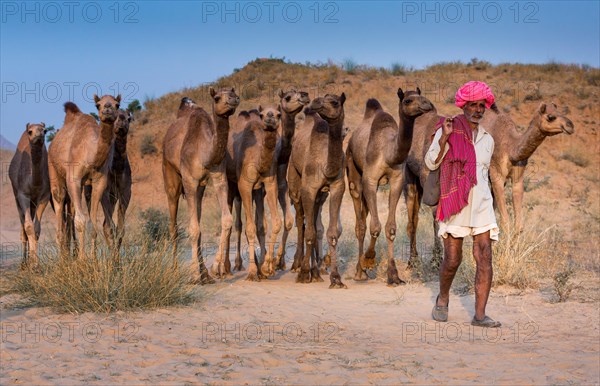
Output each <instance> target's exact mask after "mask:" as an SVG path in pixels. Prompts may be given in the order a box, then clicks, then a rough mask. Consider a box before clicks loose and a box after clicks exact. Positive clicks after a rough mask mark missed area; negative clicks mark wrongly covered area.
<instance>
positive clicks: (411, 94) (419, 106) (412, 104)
mask: <svg viewBox="0 0 600 386" xmlns="http://www.w3.org/2000/svg"><path fill="white" fill-rule="evenodd" d="M398 98H399V99H400V101H399V102H398V109H399V110H400V116H404V117H410V118H416V117H418V116H419V115H422V114H425V113H426V112H428V111H431V110H433V104H432V103H431V101H430V100H429V99H427V98H426V97H424V96H422V95H421V89H420V88H418V87H417V90H416V91H407V92H406V93H405V92H404V91H402V89H401V88H398Z"/></svg>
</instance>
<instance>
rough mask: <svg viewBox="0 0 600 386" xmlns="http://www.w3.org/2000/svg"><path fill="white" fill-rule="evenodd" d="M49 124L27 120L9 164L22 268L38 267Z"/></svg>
mask: <svg viewBox="0 0 600 386" xmlns="http://www.w3.org/2000/svg"><path fill="white" fill-rule="evenodd" d="M45 140H46V125H45V124H44V123H43V122H42V123H40V124H35V123H33V124H31V123H28V124H27V125H25V132H24V133H23V135H21V139H20V140H19V143H18V144H17V150H16V152H15V154H14V156H13V158H12V160H11V161H10V166H9V167H8V177H9V179H10V183H11V185H12V189H13V193H14V195H15V201H16V203H17V211H18V212H19V220H21V244H22V256H23V260H22V262H21V268H36V267H37V266H38V260H39V259H38V254H37V242H38V240H39V237H40V232H41V221H42V215H43V214H44V210H45V209H46V206H47V205H48V203H49V202H50V179H49V177H48V152H47V151H46V144H45Z"/></svg>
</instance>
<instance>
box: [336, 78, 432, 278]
mask: <svg viewBox="0 0 600 386" xmlns="http://www.w3.org/2000/svg"><path fill="white" fill-rule="evenodd" d="M398 98H399V102H398V111H399V123H398V124H397V123H396V121H395V120H394V118H393V117H392V116H391V115H390V114H388V113H386V112H384V111H383V109H382V107H381V105H380V104H379V102H378V101H377V100H375V99H370V100H369V101H367V106H366V108H365V114H364V118H363V122H362V123H361V124H360V126H359V127H358V128H357V129H356V130H355V131H354V133H353V134H352V137H351V138H350V142H349V144H348V148H347V149H346V157H347V171H348V185H349V188H350V195H351V196H352V202H353V204H354V212H355V215H356V237H357V239H358V253H359V259H358V263H357V265H356V274H355V276H354V280H367V279H368V276H367V274H366V272H365V271H366V269H368V268H373V267H374V266H375V242H376V241H377V238H378V237H379V233H380V232H381V223H380V222H379V215H378V212H377V188H378V186H380V185H384V184H387V183H389V185H390V194H389V202H388V208H389V212H388V219H387V222H386V226H385V235H386V238H387V244H388V269H387V284H388V285H389V286H396V285H399V284H402V283H404V282H403V281H402V280H401V279H400V278H399V277H398V269H397V268H396V262H395V260H394V239H395V238H396V207H397V205H398V200H399V199H400V195H401V193H402V169H403V165H402V163H403V162H404V161H405V159H406V157H407V155H408V152H409V150H410V147H411V142H412V140H413V131H414V130H413V129H414V122H415V119H416V118H417V117H418V116H420V115H422V114H424V113H426V112H428V111H430V110H431V109H432V108H433V105H432V104H431V102H430V101H429V99H427V98H425V97H424V96H422V95H421V90H420V89H419V88H418V87H417V90H416V91H407V92H406V93H404V91H402V89H400V88H399V89H398ZM369 213H370V214H371V223H370V231H371V242H370V244H369V248H368V249H367V251H366V252H365V253H364V255H363V247H364V245H363V243H364V237H365V233H366V219H367V215H368V214H369Z"/></svg>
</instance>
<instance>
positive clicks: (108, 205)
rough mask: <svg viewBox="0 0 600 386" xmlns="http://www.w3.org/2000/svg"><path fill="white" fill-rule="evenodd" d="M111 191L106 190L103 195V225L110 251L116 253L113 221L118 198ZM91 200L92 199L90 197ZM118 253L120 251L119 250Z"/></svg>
mask: <svg viewBox="0 0 600 386" xmlns="http://www.w3.org/2000/svg"><path fill="white" fill-rule="evenodd" d="M110 190H111V189H106V190H105V191H104V194H102V200H101V201H100V203H101V204H102V210H103V212H104V222H103V224H102V227H103V231H104V238H105V239H106V242H107V243H108V245H109V247H110V249H111V250H112V251H113V253H115V248H114V241H115V229H114V222H113V221H112V216H113V213H114V212H115V206H116V203H117V197H116V196H115V195H114V194H113V192H111V191H110ZM90 200H91V197H90ZM117 251H118V249H117Z"/></svg>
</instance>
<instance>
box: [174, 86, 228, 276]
mask: <svg viewBox="0 0 600 386" xmlns="http://www.w3.org/2000/svg"><path fill="white" fill-rule="evenodd" d="M210 95H211V97H212V99H213V103H212V110H213V118H212V119H211V117H210V115H209V114H208V113H207V112H206V111H205V110H204V109H203V108H201V107H198V106H197V105H195V103H193V101H191V100H190V99H189V98H184V99H183V100H182V101H181V105H180V108H179V112H178V118H177V121H176V122H175V123H174V124H173V125H171V127H169V129H168V131H167V134H166V135H165V138H164V141H163V177H164V183H165V191H166V193H167V198H168V200H169V213H170V217H171V223H170V232H171V238H172V240H173V241H174V242H176V240H177V222H176V221H177V209H178V206H179V196H181V194H182V193H184V192H185V197H186V199H187V203H188V209H189V212H190V226H189V234H190V239H191V243H192V265H193V270H194V272H199V274H200V277H199V282H200V283H201V284H208V283H213V282H214V280H213V279H212V278H211V277H210V275H209V274H208V271H207V269H206V266H205V264H204V259H203V256H202V246H201V240H202V238H201V230H200V219H201V216H202V198H203V197H204V190H205V189H206V184H207V183H208V180H209V179H210V180H212V183H213V185H214V187H215V189H216V191H217V198H218V200H219V204H220V206H221V238H220V242H219V249H218V251H217V255H216V257H215V264H217V266H218V267H221V266H222V265H223V258H224V257H223V248H224V247H225V241H226V236H227V233H228V232H229V231H230V230H231V223H232V216H231V212H230V211H229V208H228V207H227V178H226V176H225V152H226V147H227V136H228V134H229V117H230V116H231V115H232V114H233V113H234V112H235V109H236V108H237V106H238V105H239V103H240V98H239V97H238V96H237V95H236V94H235V90H234V89H233V88H222V89H220V90H218V91H216V90H214V89H213V88H212V87H211V88H210ZM174 252H175V253H174V257H176V244H175V246H174ZM219 274H224V271H223V272H219Z"/></svg>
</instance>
